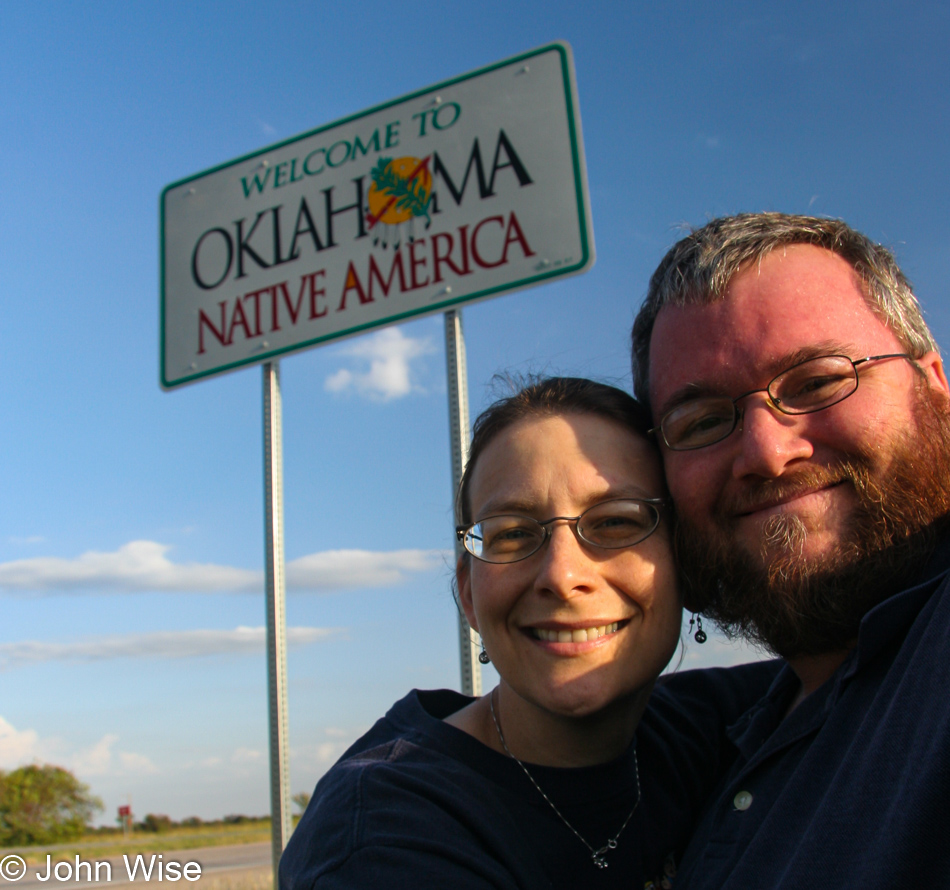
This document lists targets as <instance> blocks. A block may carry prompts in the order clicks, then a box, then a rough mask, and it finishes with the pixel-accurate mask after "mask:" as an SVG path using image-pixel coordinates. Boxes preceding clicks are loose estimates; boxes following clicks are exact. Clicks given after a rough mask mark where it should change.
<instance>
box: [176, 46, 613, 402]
mask: <svg viewBox="0 0 950 890" xmlns="http://www.w3.org/2000/svg"><path fill="white" fill-rule="evenodd" d="M552 51H554V52H556V53H557V54H558V57H559V70H560V78H561V85H562V87H563V92H564V95H563V98H564V109H565V116H566V122H567V128H568V138H569V143H570V165H571V172H572V176H573V182H572V184H571V186H572V189H573V208H572V209H576V214H577V218H576V225H577V236H578V238H579V248H580V249H579V256H578V258H577V259H576V261H570V262H566V263H563V264H561V263H555V264H550V267H546V268H540V266H541V264H539V268H538V269H536V270H534V271H533V274H528V275H523V276H522V277H520V278H518V279H517V280H513V281H506V282H504V283H502V284H498V285H489V286H487V287H484V288H481V289H475V290H473V291H472V292H465V291H463V292H460V293H458V294H453V293H451V290H452V288H451V287H450V288H447V289H445V290H447V291H448V292H445V293H443V294H442V298H441V299H437V300H433V301H430V302H429V303H428V304H427V305H424V306H415V307H410V308H406V309H404V310H396V311H394V312H393V313H392V314H390V315H387V316H386V317H385V318H381V319H374V320H371V321H366V322H363V323H358V324H355V325H353V326H352V327H349V328H346V329H345V330H342V331H331V332H327V333H323V334H319V335H317V336H314V337H310V338H307V339H303V340H301V341H299V342H294V343H292V344H290V345H286V346H278V347H273V348H266V340H265V341H264V348H260V349H258V350H257V351H256V352H255V354H253V355H244V356H242V357H236V358H235V359H234V360H233V361H226V362H223V363H221V364H218V365H215V366H214V367H210V368H206V369H195V370H194V371H193V372H190V373H189V372H188V371H187V370H186V371H184V372H177V373H171V372H170V369H169V367H168V366H167V365H168V339H167V338H168V336H169V331H168V327H167V319H168V312H169V293H168V289H167V288H168V282H167V279H166V270H167V262H168V257H167V253H166V241H167V232H168V228H167V226H168V219H167V216H166V205H167V203H168V199H169V198H170V196H172V195H173V194H175V193H180V192H181V191H182V190H187V189H188V188H189V186H190V185H191V184H193V183H196V182H197V181H198V180H201V179H204V178H206V177H209V176H212V175H213V174H216V173H220V172H221V171H225V170H228V169H229V168H231V167H234V166H236V165H244V164H247V162H248V161H252V160H254V159H257V158H260V157H261V156H262V155H267V154H273V153H274V152H276V151H278V150H281V149H285V148H286V147H288V146H291V145H293V144H295V143H298V142H301V141H303V140H306V139H310V138H311V137H313V136H316V135H319V134H321V133H324V132H326V131H329V130H332V129H334V128H337V127H340V126H342V125H346V124H350V123H352V122H354V121H359V120H360V119H361V118H366V117H368V116H370V115H373V114H377V113H379V112H381V111H385V110H386V109H388V108H391V107H393V106H396V105H399V104H402V103H406V102H409V101H412V100H415V99H418V98H421V97H425V96H427V95H429V94H433V93H436V92H438V91H440V90H446V89H448V88H449V87H452V86H454V85H457V84H460V83H464V82H465V81H470V80H473V79H475V78H477V77H480V76H483V75H486V74H490V73H491V72H494V71H497V70H498V69H500V68H503V67H506V66H512V65H515V64H522V65H524V68H523V70H524V71H527V70H528V69H529V63H530V62H531V60H532V59H534V58H536V57H538V56H539V55H542V54H546V53H551V52H552ZM159 213H160V235H159V237H160V252H159V255H160V344H159V350H160V385H161V386H162V388H163V389H166V390H170V389H175V388H178V387H180V386H183V385H187V384H190V383H195V382H198V381H199V380H203V379H206V378H209V377H213V376H217V375H219V374H224V373H227V372H230V371H234V370H238V369H240V368H243V367H248V366H251V365H257V364H263V363H265V362H269V361H275V360H277V359H279V358H280V357H282V356H284V355H288V354H293V353H296V352H300V351H303V350H305V349H310V348H313V347H315V346H319V345H322V344H326V343H330V342H333V341H335V340H342V339H344V338H348V337H353V336H358V335H360V334H363V333H366V332H367V331H370V330H374V329H377V328H382V327H385V326H387V325H392V324H397V323H400V322H403V321H406V320H409V319H411V318H418V317H423V316H426V315H431V314H434V313H436V312H445V311H447V310H451V309H455V308H458V307H460V306H461V305H463V304H466V303H474V302H477V301H481V300H486V299H490V298H493V297H496V296H500V295H501V294H504V293H509V292H511V291H515V290H520V289H523V288H526V287H533V286H535V285H538V284H542V283H544V282H547V281H550V280H552V279H555V278H559V277H563V276H566V275H574V274H579V273H581V272H584V271H586V270H587V269H588V268H590V266H591V265H592V264H593V262H594V258H595V254H594V241H593V227H592V222H591V212H590V197H589V193H588V187H587V171H586V164H585V159H584V147H583V139H582V133H581V125H580V114H579V106H578V98H577V88H576V81H575V75H574V65H573V58H572V53H571V49H570V46H569V45H568V44H567V43H565V42H562V41H557V42H553V43H549V44H546V45H544V46H541V47H538V48H536V49H533V50H529V51H527V52H524V53H520V54H518V55H516V56H512V57H510V58H507V59H504V60H502V61H499V62H495V63H493V64H491V65H488V66H485V67H483V68H479V69H476V70H474V71H471V72H469V73H466V74H461V75H458V76H456V77H452V78H449V79H448V80H444V81H441V82H439V83H436V84H433V85H431V86H428V87H425V88H423V89H420V90H415V91H413V92H411V93H408V94H406V95H403V96H399V97H397V98H395V99H391V100H389V101H387V102H383V103H381V104H378V105H375V106H373V107H371V108H369V109H366V110H364V111H360V112H357V113H355V114H352V115H348V116H346V117H343V118H340V119H338V120H335V121H332V122H330V123H327V124H324V125H321V126H319V127H317V128H314V129H312V130H308V131H306V132H304V133H301V134H298V135H296V136H293V137H290V138H288V139H285V140H282V141H280V142H277V143H274V144H272V145H268V146H265V147H264V148H261V149H257V150H255V151H253V152H249V153H248V154H245V155H242V156H240V157H238V158H236V159H233V160H230V161H227V162H224V163H222V164H218V165H216V166H214V167H211V168H209V169H208V170H205V171H202V172H200V173H197V174H194V175H192V176H188V177H185V178H183V179H179V180H176V181H175V182H173V183H171V184H170V185H168V186H166V187H165V188H164V189H163V190H162V192H161V196H160V199H159ZM193 367H194V366H193Z"/></svg>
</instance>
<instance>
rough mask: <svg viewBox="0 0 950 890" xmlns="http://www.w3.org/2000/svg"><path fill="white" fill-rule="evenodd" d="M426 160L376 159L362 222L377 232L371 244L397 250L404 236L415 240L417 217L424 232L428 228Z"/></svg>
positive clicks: (429, 182) (429, 195)
mask: <svg viewBox="0 0 950 890" xmlns="http://www.w3.org/2000/svg"><path fill="white" fill-rule="evenodd" d="M429 158H431V155H430V156H429V157H427V158H423V159H422V160H420V159H419V158H409V157H406V158H380V159H379V161H378V162H377V164H376V166H375V167H374V168H373V169H372V171H371V172H370V176H372V178H373V184H372V185H371V186H370V187H369V193H368V194H367V198H366V204H367V206H366V222H367V224H368V226H369V228H370V229H377V231H376V237H375V238H374V239H373V244H379V243H380V242H382V246H383V247H388V246H389V243H390V242H392V245H393V249H394V250H398V249H399V245H400V244H401V243H402V239H403V237H404V236H406V237H407V240H408V241H409V242H410V243H411V242H412V241H413V240H414V239H415V234H414V226H415V220H416V219H417V218H418V217H423V218H424V219H425V221H426V224H425V227H426V228H427V229H428V228H429V226H430V225H432V219H431V218H430V217H429V205H430V204H431V203H432V174H431V173H430V172H429ZM377 227H378V228H377ZM404 229H407V230H408V231H405V230H404Z"/></svg>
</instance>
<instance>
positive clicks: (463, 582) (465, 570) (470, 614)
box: [455, 553, 478, 631]
mask: <svg viewBox="0 0 950 890" xmlns="http://www.w3.org/2000/svg"><path fill="white" fill-rule="evenodd" d="M455 583H456V585H457V586H458V593H459V605H460V606H461V607H462V611H463V612H464V613H465V617H466V618H467V619H468V623H469V624H470V625H471V626H472V628H473V629H474V630H476V631H477V630H478V619H477V618H476V617H475V609H474V608H473V606H472V557H471V556H469V555H468V553H463V554H462V555H461V556H460V557H459V558H458V562H457V563H456V564H455Z"/></svg>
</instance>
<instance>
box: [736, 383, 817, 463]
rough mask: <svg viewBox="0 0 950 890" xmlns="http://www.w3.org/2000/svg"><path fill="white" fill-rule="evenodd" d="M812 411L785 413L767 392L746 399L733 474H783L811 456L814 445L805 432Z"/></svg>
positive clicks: (738, 431) (740, 420)
mask: <svg viewBox="0 0 950 890" xmlns="http://www.w3.org/2000/svg"><path fill="white" fill-rule="evenodd" d="M807 417H808V415H802V414H783V413H782V412H781V411H779V410H778V409H777V408H776V407H775V406H774V405H773V404H772V403H771V402H770V401H769V397H768V396H767V395H765V394H762V395H758V394H756V395H755V396H753V397H751V398H748V399H746V400H745V404H744V406H743V410H742V415H741V417H740V419H739V429H738V430H737V434H738V436H739V453H738V454H737V455H736V459H735V463H734V464H733V475H734V476H735V477H736V478H742V477H744V476H761V477H763V478H766V479H770V478H777V477H778V476H781V475H782V474H783V473H784V472H785V471H786V470H787V469H788V468H789V466H790V465H792V464H794V463H797V462H798V461H800V460H807V459H808V458H810V457H811V456H812V455H813V454H814V446H813V445H812V443H811V442H810V441H809V439H808V438H807V437H806V436H805V429H806V428H807V424H808V420H807Z"/></svg>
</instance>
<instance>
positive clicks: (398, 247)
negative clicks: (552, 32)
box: [160, 43, 594, 389]
mask: <svg viewBox="0 0 950 890" xmlns="http://www.w3.org/2000/svg"><path fill="white" fill-rule="evenodd" d="M160 214H161V384H162V386H163V387H165V388H166V389H171V388H174V387H176V386H180V385H182V384H186V383H191V382H194V381H196V380H199V379H202V378H204V377H208V376H211V375H214V374H219V373H222V372H225V371H229V370H233V369H235V368H240V367H243V366H245V365H249V364H257V363H260V362H264V361H269V360H272V359H275V358H277V357H279V356H282V355H285V354H287V353H290V352H293V351H296V350H300V349H305V348H308V347H311V346H315V345H318V344H320V343H326V342H330V341H332V340H335V339H339V338H341V337H347V336H352V335H354V334H358V333H361V332H364V331H367V330H370V329H372V328H376V327H380V326H382V325H386V324H392V323H394V322H398V321H402V320H404V319H408V318H411V317H414V316H419V315H423V314H428V313H432V312H437V311H444V310H446V309H449V308H452V307H456V306H458V305H459V304H462V303H466V302H471V301H473V300H480V299H485V298H488V297H493V296H498V295H499V294H502V293H506V292H509V291H512V290H515V289H518V288H522V287H527V286H529V285H534V284H538V283H540V282H543V281H547V280H550V279H552V278H555V277H558V276H562V275H568V274H574V273H578V272H583V271H585V270H586V269H587V268H589V267H590V265H591V264H592V263H593V261H594V244H593V232H592V228H591V220H590V206H589V198H588V194H587V180H586V169H585V166H584V156H583V145H582V140H581V131H580V117H579V114H578V108H577V98H576V89H575V84H574V69H573V61H572V58H571V52H570V48H569V47H568V46H567V44H564V43H555V44H551V45H549V46H545V47H541V48H540V49H537V50H534V51H532V52H528V53H525V54H523V55H520V56H517V57H515V58H512V59H508V60H506V61H504V62H500V63H497V64H495V65H492V66H489V67H487V68H483V69H481V70H479V71H475V72H472V73H470V74H466V75H462V76H460V77H457V78H455V79H453V80H449V81H446V82H444V83H440V84H437V85H435V86H432V87H429V88H427V89H425V90H421V91H419V92H417V93H413V94H411V95H409V96H404V97H403V98H400V99H395V100H393V101H391V102H388V103H386V104H384V105H380V106H377V107H376V108H372V109H370V110H368V111H365V112H362V113H360V114H356V115H353V116H352V117H349V118H346V119H344V120H341V121H337V122H336V123H333V124H329V125H327V126H325V127H321V128H319V129H316V130H313V131H311V132H308V133H304V134H303V135H301V136H297V137H295V138H293V139H290V140H287V141H285V142H281V143H278V144H276V145H272V146H270V147H268V148H265V149H262V150H260V151H257V152H254V153H253V154H250V155H246V156H244V157H242V158H238V159H237V160H234V161H230V162H228V163H226V164H223V165H221V166H219V167H216V168H214V169H212V170H209V171H206V172H204V173H200V174H197V175H195V176H192V177H189V178H187V179H183V180H180V181H178V182H174V183H172V184H171V185H169V186H167V187H166V188H165V189H164V190H163V191H162V194H161V206H160Z"/></svg>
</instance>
